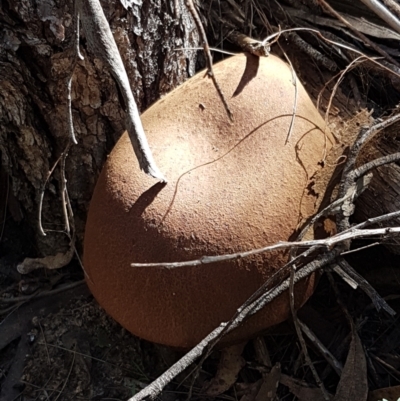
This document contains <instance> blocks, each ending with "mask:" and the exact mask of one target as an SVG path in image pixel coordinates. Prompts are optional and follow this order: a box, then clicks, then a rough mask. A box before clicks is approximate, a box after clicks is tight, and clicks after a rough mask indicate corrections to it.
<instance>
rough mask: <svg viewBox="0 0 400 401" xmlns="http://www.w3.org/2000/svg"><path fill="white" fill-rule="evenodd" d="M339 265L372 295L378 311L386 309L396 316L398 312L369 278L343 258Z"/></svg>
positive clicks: (371, 297)
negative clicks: (372, 284)
mask: <svg viewBox="0 0 400 401" xmlns="http://www.w3.org/2000/svg"><path fill="white" fill-rule="evenodd" d="M338 264H339V266H340V267H341V268H342V269H343V270H344V271H345V272H346V273H347V274H348V275H349V276H350V277H351V278H352V279H353V280H355V281H356V282H357V284H358V285H359V286H360V287H361V289H362V290H363V291H364V292H365V293H366V294H367V295H368V296H369V297H370V299H371V301H372V303H373V305H374V306H375V309H376V310H377V311H380V310H382V309H383V310H385V311H386V312H387V313H388V314H389V315H390V316H394V315H395V314H396V312H395V311H394V310H393V309H392V308H391V307H390V306H389V305H388V304H387V302H386V301H385V300H384V299H383V298H382V297H381V296H380V295H379V294H378V293H377V292H376V290H375V288H374V287H372V286H371V285H370V284H369V283H368V281H367V280H365V278H364V277H363V276H361V275H360V274H358V273H357V272H356V271H355V270H354V269H353V267H352V266H351V265H350V264H349V263H348V262H347V261H346V260H345V259H343V258H340V259H339V261H338Z"/></svg>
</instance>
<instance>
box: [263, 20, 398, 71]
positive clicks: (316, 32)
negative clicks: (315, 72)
mask: <svg viewBox="0 0 400 401" xmlns="http://www.w3.org/2000/svg"><path fill="white" fill-rule="evenodd" d="M295 31H306V32H312V33H315V34H316V35H317V36H318V37H319V38H321V39H322V40H324V41H325V42H326V43H330V44H332V45H334V46H337V47H340V48H342V49H346V50H349V51H351V52H353V53H356V54H359V55H360V56H365V57H368V56H367V55H366V54H364V53H363V52H361V51H360V50H357V49H354V48H352V47H350V46H347V45H344V44H342V43H339V42H335V41H334V40H331V39H328V38H327V37H325V36H324V35H322V33H321V32H320V31H318V30H317V29H312V28H290V29H283V30H282V31H279V32H277V33H273V34H271V35H269V36H267V37H266V38H265V39H264V40H263V42H268V41H270V40H271V39H273V38H275V37H276V36H278V35H281V34H284V33H287V32H295ZM368 59H369V61H371V62H372V63H373V64H376V65H377V66H379V67H380V68H382V69H383V70H385V71H388V72H389V73H390V74H393V75H395V76H396V77H398V78H400V74H399V73H397V72H396V71H393V70H392V69H390V68H389V67H386V66H385V65H384V64H381V63H379V62H377V61H376V60H374V58H372V57H368Z"/></svg>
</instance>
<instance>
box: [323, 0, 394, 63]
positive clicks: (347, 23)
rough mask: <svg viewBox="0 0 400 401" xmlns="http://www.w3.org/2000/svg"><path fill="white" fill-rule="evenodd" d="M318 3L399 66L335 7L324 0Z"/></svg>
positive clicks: (367, 43)
mask: <svg viewBox="0 0 400 401" xmlns="http://www.w3.org/2000/svg"><path fill="white" fill-rule="evenodd" d="M318 2H319V4H320V5H321V6H322V7H323V8H325V9H326V10H327V11H328V12H329V13H331V14H332V15H333V16H334V17H336V18H337V19H338V20H339V21H341V22H342V23H343V24H344V25H345V26H346V27H347V28H349V29H350V30H351V31H353V32H354V33H355V34H356V35H357V36H358V37H359V38H360V39H361V40H362V41H363V42H364V43H365V44H366V45H368V46H370V47H371V48H372V49H374V50H375V51H376V52H377V53H379V54H380V55H381V56H383V57H384V58H385V59H386V60H388V61H390V62H391V63H392V64H394V65H395V66H396V67H398V68H400V64H399V63H398V62H397V61H396V60H395V59H394V58H393V57H391V56H390V55H389V54H387V53H386V52H385V51H384V50H382V49H381V48H380V47H379V46H377V45H376V44H375V43H374V42H373V41H372V40H370V39H368V38H367V37H366V36H365V35H364V34H363V33H361V32H360V31H359V30H358V29H356V28H354V26H353V25H352V24H350V23H349V22H348V21H347V20H346V19H345V18H343V17H342V16H341V15H340V14H339V13H338V12H337V11H336V10H335V9H333V8H332V7H331V6H330V5H329V4H328V3H327V2H326V1H325V0H318Z"/></svg>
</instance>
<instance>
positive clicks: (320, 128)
mask: <svg viewBox="0 0 400 401" xmlns="http://www.w3.org/2000/svg"><path fill="white" fill-rule="evenodd" d="M214 69H215V74H216V76H217V79H218V81H219V83H220V85H221V87H222V90H223V92H224V94H225V97H226V99H227V101H228V102H229V105H230V107H231V110H232V111H233V115H234V122H233V123H232V122H230V121H229V119H228V117H227V115H226V112H225V110H224V107H223V105H222V103H221V101H220V99H219V98H218V95H217V93H216V90H215V88H214V87H213V84H212V82H211V80H210V79H208V78H207V77H205V75H204V72H202V73H200V74H198V75H196V76H195V77H193V78H191V79H190V80H189V81H187V82H186V83H185V84H183V85H182V86H180V87H178V88H177V89H176V90H174V91H173V92H171V93H170V94H169V95H167V96H166V97H165V98H163V99H162V100H160V101H158V102H157V103H155V104H154V105H153V106H152V107H150V108H149V109H148V110H147V111H146V112H145V113H144V114H143V115H142V121H143V125H144V128H145V131H146V134H147V136H148V140H149V143H150V146H151V148H152V151H153V154H154V158H155V160H156V162H157V164H158V166H159V168H160V169H161V171H162V172H163V173H164V174H165V176H166V177H167V179H168V184H167V185H163V184H160V183H155V182H154V179H152V178H150V177H148V176H146V175H145V174H144V173H143V172H141V171H140V170H139V168H138V163H137V160H136V159H135V156H134V153H133V150H132V146H131V144H130V142H129V138H128V136H127V134H124V135H123V136H122V137H121V139H120V140H119V142H118V143H117V145H116V146H115V148H114V150H113V151H112V153H111V155H110V156H109V158H108V160H107V162H106V164H105V166H104V168H103V171H102V173H101V176H100V178H99V181H98V183H97V186H96V189H95V192H94V194H93V199H92V202H91V205H90V210H89V216H88V221H87V226H86V233H85V242H84V266H85V269H86V272H87V273H88V275H89V279H88V280H87V281H88V285H89V287H90V289H91V291H92V292H93V294H94V296H95V298H96V299H97V301H98V302H99V303H100V305H101V306H102V307H103V308H104V309H105V310H106V311H107V312H108V313H109V314H110V315H111V316H112V317H114V318H115V319H116V320H117V321H118V322H119V323H120V324H121V325H122V326H124V327H125V328H126V329H128V330H129V331H131V332H132V333H133V334H135V335H137V336H139V337H142V338H144V339H146V340H149V341H154V342H157V343H161V344H165V345H170V346H175V347H180V348H187V347H192V346H194V345H196V344H197V343H198V342H199V341H200V340H201V339H202V338H203V337H205V336H206V335H207V334H208V333H209V332H210V331H212V330H213V329H214V328H216V327H217V326H218V325H219V324H220V323H221V322H224V321H227V320H229V319H230V318H231V317H232V316H233V314H234V313H235V312H236V310H237V308H238V307H239V306H240V305H241V304H242V303H243V302H244V301H245V300H246V299H247V298H248V297H249V296H250V295H252V294H253V292H254V291H256V290H257V289H258V288H259V287H260V286H261V285H262V283H263V282H264V281H265V280H267V279H268V278H270V277H271V276H272V274H273V273H275V272H276V271H277V270H278V269H279V268H280V267H282V265H283V264H284V263H285V262H286V261H287V260H288V255H287V253H285V252H273V253H266V254H263V255H258V256H255V257H253V258H248V259H244V260H240V261H235V262H225V263H218V264H215V263H214V264H208V265H202V266H198V267H182V268H176V269H172V270H167V269H163V268H145V267H140V268H137V267H135V268H134V267H131V266H130V264H131V263H132V262H173V261H184V260H191V259H196V258H200V257H201V256H204V255H217V254H223V253H231V252H238V251H245V250H249V249H252V248H258V247H263V246H266V245H268V244H273V243H275V242H278V241H281V240H289V239H291V238H293V236H294V234H295V232H296V230H297V229H298V228H299V224H301V223H302V222H304V220H305V219H307V218H308V217H309V216H310V215H312V214H314V213H315V205H316V202H317V197H318V196H322V195H323V194H316V193H314V192H313V188H312V183H313V174H314V173H315V172H316V171H317V170H318V169H319V168H320V167H319V165H318V162H319V161H320V160H321V159H322V157H323V155H324V147H327V148H328V149H329V147H330V146H331V144H330V142H331V140H330V138H331V137H330V135H329V133H327V132H326V131H327V130H326V129H325V124H324V121H323V119H322V118H321V116H320V115H319V114H318V112H317V110H316V108H315V107H314V105H313V103H312V101H311V100H310V98H309V96H308V95H307V93H306V92H305V90H304V88H303V87H302V85H301V84H300V82H298V84H297V85H298V106H297V111H296V114H297V116H296V119H295V122H294V128H293V132H292V135H291V138H290V140H289V142H288V143H286V139H287V135H288V132H289V126H290V122H291V118H292V111H293V104H294V99H295V86H294V84H293V82H292V73H291V71H290V68H289V66H287V64H286V63H284V62H283V61H281V60H280V59H278V58H277V57H274V56H270V57H268V58H260V59H258V58H256V57H253V56H245V55H240V56H235V57H231V58H229V59H227V60H225V61H223V62H221V63H218V64H216V65H215V66H214ZM314 286H315V277H314V276H311V277H310V278H308V279H307V280H304V281H302V282H301V283H299V284H298V285H297V286H296V291H295V299H296V304H297V305H298V306H300V305H302V304H303V303H304V302H305V301H306V300H307V299H308V297H309V296H310V295H311V294H312V291H313V289H314ZM289 315H290V306H289V295H288V294H287V293H285V294H282V295H281V296H280V297H278V298H277V299H276V300H274V301H273V302H272V303H271V304H269V305H268V306H267V307H266V308H265V309H263V310H262V311H261V312H260V313H258V314H257V315H255V316H254V317H252V318H250V319H249V320H248V321H247V322H246V323H245V324H244V325H243V326H241V327H239V328H238V329H236V330H235V331H233V332H232V333H230V334H229V335H228V336H227V337H226V339H225V341H226V342H235V341H239V340H242V339H245V338H249V337H251V336H254V335H256V334H257V333H259V332H261V331H262V330H263V329H265V328H267V327H269V326H271V325H274V324H277V323H280V322H282V321H283V320H285V319H287V318H288V317H289Z"/></svg>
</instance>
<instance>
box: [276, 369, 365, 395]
mask: <svg viewBox="0 0 400 401" xmlns="http://www.w3.org/2000/svg"><path fill="white" fill-rule="evenodd" d="M281 383H282V384H283V385H284V386H286V387H288V388H289V390H290V392H291V393H292V394H293V395H295V396H296V397H297V398H298V399H299V401H325V398H324V395H323V394H322V391H321V389H319V388H318V387H310V386H308V385H307V383H303V382H301V381H300V380H296V379H293V378H292V377H290V376H286V375H282V376H281ZM355 400H357V398H356V399H355ZM347 401H349V400H347ZM357 401H358V400H357Z"/></svg>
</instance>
